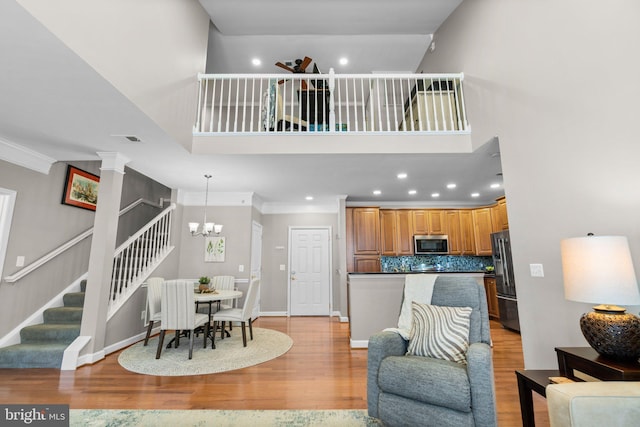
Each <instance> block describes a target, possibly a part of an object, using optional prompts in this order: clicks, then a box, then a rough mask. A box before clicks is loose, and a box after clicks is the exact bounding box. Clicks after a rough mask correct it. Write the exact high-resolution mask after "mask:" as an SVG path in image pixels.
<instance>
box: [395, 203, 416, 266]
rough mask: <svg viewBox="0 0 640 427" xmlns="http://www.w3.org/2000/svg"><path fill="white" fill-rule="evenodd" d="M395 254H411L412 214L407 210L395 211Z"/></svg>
mask: <svg viewBox="0 0 640 427" xmlns="http://www.w3.org/2000/svg"><path fill="white" fill-rule="evenodd" d="M396 255H413V216H412V215H411V211H409V210H404V209H401V210H397V211H396Z"/></svg>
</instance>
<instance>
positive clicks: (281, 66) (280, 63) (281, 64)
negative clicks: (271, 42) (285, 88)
mask: <svg viewBox="0 0 640 427" xmlns="http://www.w3.org/2000/svg"><path fill="white" fill-rule="evenodd" d="M276 66H277V67H280V68H284V69H285V70H287V71H288V72H290V73H294V72H295V71H294V70H293V68H291V67H288V66H286V65H284V64H283V63H282V62H280V61H278V62H276Z"/></svg>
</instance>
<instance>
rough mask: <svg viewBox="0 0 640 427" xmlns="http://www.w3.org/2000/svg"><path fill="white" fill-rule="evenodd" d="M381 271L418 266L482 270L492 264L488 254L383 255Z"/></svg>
mask: <svg viewBox="0 0 640 427" xmlns="http://www.w3.org/2000/svg"><path fill="white" fill-rule="evenodd" d="M380 262H381V264H382V265H381V267H382V271H383V272H393V271H399V272H400V271H412V270H418V269H419V268H420V267H426V268H427V269H428V270H439V271H484V269H485V267H487V266H493V259H492V258H491V257H489V256H468V255H416V256H399V257H390V256H383V257H381V258H380Z"/></svg>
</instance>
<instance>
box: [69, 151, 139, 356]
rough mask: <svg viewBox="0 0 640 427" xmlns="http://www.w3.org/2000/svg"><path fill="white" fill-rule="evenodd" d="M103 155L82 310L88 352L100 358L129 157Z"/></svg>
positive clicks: (86, 351)
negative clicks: (88, 338) (119, 214)
mask: <svg viewBox="0 0 640 427" xmlns="http://www.w3.org/2000/svg"><path fill="white" fill-rule="evenodd" d="M97 154H98V156H99V157H100V158H101V159H102V166H101V167H100V185H99V187H98V204H97V207H96V216H95V219H94V225H93V227H94V229H93V238H92V240H91V254H90V255H89V273H88V276H87V290H86V293H85V299H84V311H83V313H82V326H81V329H80V335H81V336H86V337H91V340H90V342H89V344H88V345H87V347H85V349H84V353H88V354H90V355H91V360H92V361H96V360H99V359H102V358H103V357H104V343H105V335H106V328H107V301H108V299H109V286H110V283H111V270H112V268H113V254H114V252H115V249H116V235H117V231H118V213H119V211H120V198H121V195H122V181H123V178H124V166H125V164H126V163H128V162H129V159H128V158H126V157H124V156H122V154H120V153H105V152H99V153H97Z"/></svg>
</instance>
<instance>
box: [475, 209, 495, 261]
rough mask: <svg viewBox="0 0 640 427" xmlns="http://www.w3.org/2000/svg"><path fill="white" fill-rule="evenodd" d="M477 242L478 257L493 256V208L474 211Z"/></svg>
mask: <svg viewBox="0 0 640 427" xmlns="http://www.w3.org/2000/svg"><path fill="white" fill-rule="evenodd" d="M472 215H473V226H474V232H475V240H476V255H486V256H491V254H492V251H491V233H492V232H493V226H492V224H491V208H480V209H474V210H473V211H472Z"/></svg>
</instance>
